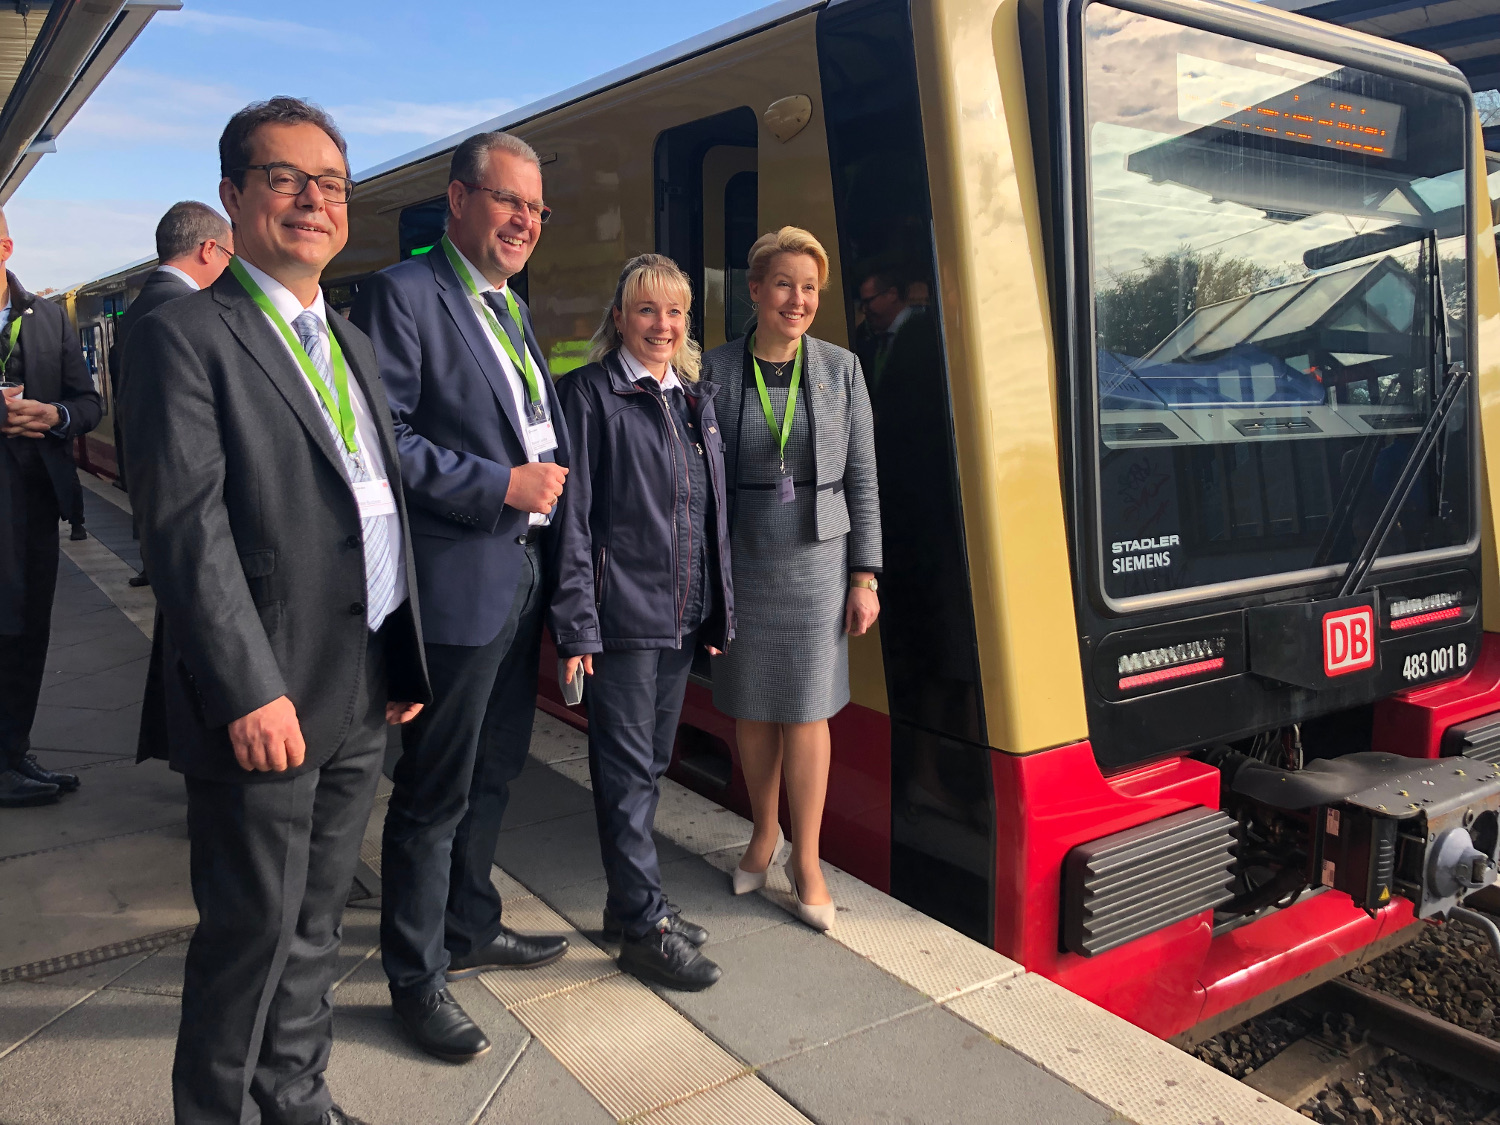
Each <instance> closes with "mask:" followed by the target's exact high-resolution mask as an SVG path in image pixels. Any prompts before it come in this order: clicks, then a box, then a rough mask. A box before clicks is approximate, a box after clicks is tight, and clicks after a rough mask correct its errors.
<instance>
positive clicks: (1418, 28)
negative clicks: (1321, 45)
mask: <svg viewBox="0 0 1500 1125" xmlns="http://www.w3.org/2000/svg"><path fill="white" fill-rule="evenodd" d="M1264 2H1265V3H1267V4H1268V5H1269V6H1270V7H1273V8H1281V9H1283V10H1285V11H1289V12H1300V13H1301V14H1302V15H1304V16H1312V17H1313V18H1314V19H1320V20H1327V21H1328V22H1329V23H1336V24H1341V25H1342V26H1344V27H1350V28H1354V29H1355V30H1356V31H1364V32H1368V33H1369V34H1371V35H1378V36H1380V37H1381V38H1382V39H1394V40H1395V41H1396V42H1398V43H1406V44H1408V45H1409V46H1412V47H1420V48H1422V50H1424V51H1431V52H1433V53H1434V54H1437V55H1442V56H1443V58H1445V59H1447V60H1448V61H1449V62H1451V63H1452V64H1453V65H1454V66H1456V67H1458V69H1459V70H1461V71H1463V72H1464V74H1465V76H1467V78H1468V79H1469V85H1470V87H1472V88H1473V90H1474V93H1475V94H1478V95H1481V96H1480V97H1479V109H1480V113H1481V115H1482V116H1483V118H1484V122H1485V126H1486V128H1485V131H1484V134H1485V148H1487V149H1490V150H1491V151H1494V150H1496V149H1500V0H1443V2H1442V3H1437V4H1423V3H1420V2H1418V0H1397V2H1396V3H1381V2H1380V0H1264ZM1490 91H1494V93H1492V94H1489V96H1484V95H1486V94H1487V93H1488V92H1490Z"/></svg>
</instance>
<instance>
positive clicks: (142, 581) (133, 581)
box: [125, 570, 354, 1121]
mask: <svg viewBox="0 0 1500 1125" xmlns="http://www.w3.org/2000/svg"><path fill="white" fill-rule="evenodd" d="M125 585H127V586H134V587H135V588H136V589H137V590H139V589H140V588H141V587H142V586H149V585H151V579H149V578H147V577H146V572H145V571H144V570H143V571H141V572H140V573H139V574H137V575H134V576H132V577H131V578H130V579H129V580H128V581H126V583H125ZM349 1120H351V1121H353V1120H354V1119H353V1118H352V1117H351V1118H350V1119H349Z"/></svg>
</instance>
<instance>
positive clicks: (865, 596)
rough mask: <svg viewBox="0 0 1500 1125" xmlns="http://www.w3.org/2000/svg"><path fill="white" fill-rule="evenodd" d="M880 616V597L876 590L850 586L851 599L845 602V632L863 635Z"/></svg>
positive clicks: (853, 635)
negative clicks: (877, 595)
mask: <svg viewBox="0 0 1500 1125" xmlns="http://www.w3.org/2000/svg"><path fill="white" fill-rule="evenodd" d="M879 616H880V599H879V598H878V597H876V595H875V591H874V590H867V589H865V587H863V586H850V587H849V600H848V601H846V602H845V603H844V632H846V633H848V634H849V635H850V636H851V637H861V636H863V635H864V634H865V631H866V630H867V629H869V627H870V626H871V625H873V624H875V619H876V618H877V617H879Z"/></svg>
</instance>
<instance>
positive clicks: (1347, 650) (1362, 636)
mask: <svg viewBox="0 0 1500 1125" xmlns="http://www.w3.org/2000/svg"><path fill="white" fill-rule="evenodd" d="M1374 665H1375V613H1374V611H1373V610H1372V609H1371V608H1370V607H1369V606H1367V605H1362V606H1358V607H1356V608H1354V609H1340V610H1335V611H1334V612H1333V613H1325V614H1324V615H1323V674H1324V675H1325V676H1342V675H1345V674H1346V673H1349V672H1358V671H1360V670H1361V669H1363V668H1372V667H1374Z"/></svg>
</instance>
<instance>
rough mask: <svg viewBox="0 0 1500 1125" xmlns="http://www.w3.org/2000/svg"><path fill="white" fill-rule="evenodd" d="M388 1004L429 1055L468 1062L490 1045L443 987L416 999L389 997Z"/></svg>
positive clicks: (398, 1020)
mask: <svg viewBox="0 0 1500 1125" xmlns="http://www.w3.org/2000/svg"><path fill="white" fill-rule="evenodd" d="M391 1008H392V1010H393V1011H395V1013H396V1022H398V1023H400V1024H401V1025H402V1026H403V1027H405V1028H406V1030H407V1031H408V1032H409V1033H410V1034H411V1037H412V1038H413V1039H414V1040H416V1044H417V1046H418V1047H421V1048H422V1050H424V1051H426V1052H427V1053H428V1054H429V1055H435V1056H436V1057H437V1058H440V1059H444V1060H446V1061H447V1062H459V1063H461V1062H468V1061H469V1060H470V1059H477V1058H478V1057H479V1056H480V1055H482V1054H484V1053H485V1052H486V1051H488V1050H489V1049H490V1041H489V1040H488V1039H486V1038H485V1036H484V1032H482V1031H480V1030H479V1025H478V1024H476V1023H475V1022H474V1021H473V1020H471V1019H470V1018H469V1013H467V1012H465V1011H464V1010H463V1008H461V1007H459V1003H458V1001H457V1000H455V999H453V994H452V993H450V992H449V991H448V990H447V989H446V988H444V989H440V990H439V991H437V992H434V993H432V994H430V995H428V996H422V997H419V998H417V999H415V1000H406V999H403V1000H398V999H396V998H395V997H394V996H393V997H391Z"/></svg>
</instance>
